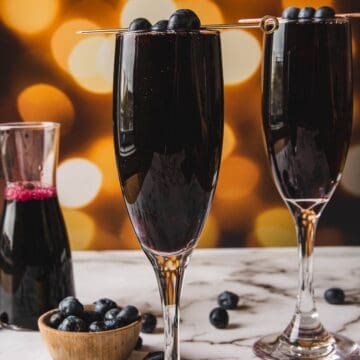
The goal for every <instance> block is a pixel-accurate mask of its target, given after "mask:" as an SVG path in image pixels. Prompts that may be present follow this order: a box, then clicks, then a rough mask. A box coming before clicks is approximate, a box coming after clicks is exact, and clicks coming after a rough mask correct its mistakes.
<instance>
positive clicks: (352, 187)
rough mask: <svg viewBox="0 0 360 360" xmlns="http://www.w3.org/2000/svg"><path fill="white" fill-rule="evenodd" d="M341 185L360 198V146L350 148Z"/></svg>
mask: <svg viewBox="0 0 360 360" xmlns="http://www.w3.org/2000/svg"><path fill="white" fill-rule="evenodd" d="M340 185H341V187H342V188H343V189H344V190H346V191H347V192H349V193H350V194H352V195H355V196H360V145H355V146H352V147H351V148H350V150H349V153H348V156H347V160H346V163H345V169H344V172H343V176H342V179H341V182H340Z"/></svg>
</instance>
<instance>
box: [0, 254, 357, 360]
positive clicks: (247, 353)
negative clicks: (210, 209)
mask: <svg viewBox="0 0 360 360" xmlns="http://www.w3.org/2000/svg"><path fill="white" fill-rule="evenodd" d="M74 262H75V281H76V286H77V295H78V297H79V298H80V300H81V301H82V302H84V303H90V302H93V301H94V300H96V299H97V298H99V297H104V296H107V297H110V298H113V299H114V300H116V301H117V302H118V303H119V304H122V305H126V304H134V305H136V306H138V307H139V308H140V309H141V311H142V312H146V311H152V312H154V313H155V314H156V315H157V316H159V317H160V316H161V307H160V299H159V294H158V289H157V285H156V281H155V276H154V274H153V271H152V269H151V266H150V264H149V262H148V260H147V259H146V258H145V256H144V254H143V253H141V252H135V251H126V252H125V251H117V252H75V253H74ZM359 264H360V248H355V247H351V248H350V247H349V248H344V247H338V248H317V249H316V257H315V272H316V276H315V286H316V295H317V305H318V310H319V312H320V316H321V319H322V321H323V323H324V324H325V326H326V327H327V328H328V329H329V330H331V331H335V332H339V333H341V334H343V335H345V336H348V337H350V338H352V339H354V340H355V341H358V342H359V341H360V280H359V279H360V265H359ZM334 286H339V287H342V288H343V289H345V290H346V291H347V295H349V296H348V300H349V303H348V304H346V305H342V306H339V305H337V306H335V305H329V304H327V303H326V302H325V301H324V299H323V293H324V290H325V289H327V288H329V287H334ZM296 289H297V252H296V249H295V248H291V249H289V248H287V249H214V250H196V251H195V252H194V254H193V256H192V259H191V262H190V266H189V268H188V269H187V272H186V275H185V284H184V289H183V295H182V306H181V342H182V344H181V353H182V358H183V359H187V360H190V359H191V360H195V359H201V360H205V359H209V360H210V359H211V360H215V359H216V360H220V359H223V360H225V359H226V360H232V359H241V360H248V359H255V356H254V355H253V354H252V350H251V347H252V344H253V343H254V341H255V340H256V339H257V338H258V337H260V336H261V335H264V334H268V333H271V332H274V331H280V330H283V329H284V327H285V326H286V325H287V322H288V321H290V318H291V316H292V314H293V311H294V307H295V296H296ZM223 290H230V291H233V292H236V293H237V294H239V296H240V299H241V300H240V304H239V307H238V309H237V310H234V311H230V326H229V328H228V329H225V330H218V329H215V328H213V327H212V326H211V325H210V323H209V321H208V316H209V313H210V311H211V309H212V308H214V307H215V306H216V297H217V295H218V294H219V293H220V292H221V291H223ZM159 322H160V326H159V329H158V331H157V333H156V334H142V335H141V336H142V337H143V340H144V347H143V351H142V352H134V353H133V354H132V355H131V357H130V360H140V359H142V358H143V357H144V356H145V354H146V353H147V352H148V351H155V350H158V349H161V348H162V333H161V329H160V328H162V325H161V319H160V321H159ZM0 344H1V346H0V359H11V360H18V359H19V360H20V359H22V360H33V359H36V360H49V359H50V356H49V355H48V353H47V351H46V349H45V346H44V345H43V343H42V341H41V338H40V335H39V334H38V333H25V332H23V333H16V332H11V331H8V330H1V331H0Z"/></svg>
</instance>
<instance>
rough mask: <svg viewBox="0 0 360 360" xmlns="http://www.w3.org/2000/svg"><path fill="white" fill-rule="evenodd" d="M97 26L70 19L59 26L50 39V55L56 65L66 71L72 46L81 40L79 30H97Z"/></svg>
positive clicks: (85, 21) (89, 22)
mask: <svg viewBox="0 0 360 360" xmlns="http://www.w3.org/2000/svg"><path fill="white" fill-rule="evenodd" d="M97 28H99V25H97V24H96V23H95V22H92V21H89V20H87V19H81V18H78V19H72V20H69V21H66V22H65V23H63V24H62V25H60V26H59V27H58V28H57V30H56V31H55V32H54V34H53V36H52V38H51V53H52V55H53V57H54V59H55V61H56V62H57V64H58V65H59V66H60V67H61V68H62V69H64V70H68V68H69V67H68V58H69V55H70V53H71V50H72V49H73V48H74V46H75V45H76V44H77V43H78V42H79V41H81V40H82V39H83V37H82V36H80V35H79V34H76V32H77V31H78V30H80V29H97Z"/></svg>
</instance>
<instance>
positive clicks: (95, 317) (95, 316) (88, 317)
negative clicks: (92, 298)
mask: <svg viewBox="0 0 360 360" xmlns="http://www.w3.org/2000/svg"><path fill="white" fill-rule="evenodd" d="M81 318H82V319H83V320H84V321H85V322H86V323H88V324H91V323H93V322H95V321H101V320H102V316H101V314H100V313H98V312H96V311H93V310H85V311H84V312H83V313H82V315H81Z"/></svg>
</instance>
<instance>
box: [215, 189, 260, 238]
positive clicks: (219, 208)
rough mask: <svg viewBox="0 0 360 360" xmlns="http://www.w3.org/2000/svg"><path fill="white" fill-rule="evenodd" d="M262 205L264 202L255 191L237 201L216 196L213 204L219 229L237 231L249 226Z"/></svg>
mask: <svg viewBox="0 0 360 360" xmlns="http://www.w3.org/2000/svg"><path fill="white" fill-rule="evenodd" d="M217 189H218V188H217ZM217 191H218V190H217ZM263 207H264V203H263V202H262V201H261V199H259V197H258V196H257V194H256V193H251V194H249V195H246V196H244V197H243V198H241V199H240V200H239V201H231V199H230V198H228V199H219V198H216V199H215V202H214V204H213V209H214V212H215V214H216V219H217V220H218V222H219V226H221V229H225V230H228V231H238V230H239V229H243V228H249V226H251V223H252V221H253V220H254V218H255V217H256V215H257V214H258V213H259V211H261V209H263ZM235 245H236V244H235Z"/></svg>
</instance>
